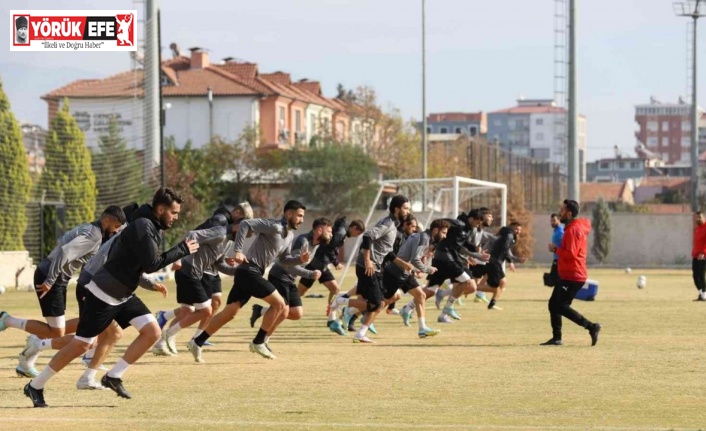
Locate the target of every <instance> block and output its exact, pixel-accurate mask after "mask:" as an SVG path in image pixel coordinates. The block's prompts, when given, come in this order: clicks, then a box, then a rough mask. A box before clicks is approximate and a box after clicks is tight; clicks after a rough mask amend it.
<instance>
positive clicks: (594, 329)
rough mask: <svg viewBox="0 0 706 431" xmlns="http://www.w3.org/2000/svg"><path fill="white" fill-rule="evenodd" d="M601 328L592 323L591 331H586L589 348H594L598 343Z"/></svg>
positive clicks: (599, 325) (597, 324)
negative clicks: (589, 338)
mask: <svg viewBox="0 0 706 431" xmlns="http://www.w3.org/2000/svg"><path fill="white" fill-rule="evenodd" d="M601 328H603V327H602V326H601V324H600V323H594V324H593V325H591V329H589V330H588V333H589V334H590V335H591V346H595V345H596V343H597V342H598V334H599V333H600V332H601Z"/></svg>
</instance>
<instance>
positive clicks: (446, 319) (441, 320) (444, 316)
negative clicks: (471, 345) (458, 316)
mask: <svg viewBox="0 0 706 431" xmlns="http://www.w3.org/2000/svg"><path fill="white" fill-rule="evenodd" d="M436 321H437V322H439V323H451V322H453V320H451V318H450V317H449V316H448V315H447V314H445V313H441V315H439V318H438V319H436Z"/></svg>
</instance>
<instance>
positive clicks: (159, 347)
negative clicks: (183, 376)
mask: <svg viewBox="0 0 706 431" xmlns="http://www.w3.org/2000/svg"><path fill="white" fill-rule="evenodd" d="M152 354H153V355H155V356H174V355H172V352H170V351H169V349H167V343H165V342H164V340H162V339H160V340H159V341H157V342H156V343H155V344H154V346H153V347H152Z"/></svg>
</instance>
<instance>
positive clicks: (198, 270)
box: [152, 208, 240, 362]
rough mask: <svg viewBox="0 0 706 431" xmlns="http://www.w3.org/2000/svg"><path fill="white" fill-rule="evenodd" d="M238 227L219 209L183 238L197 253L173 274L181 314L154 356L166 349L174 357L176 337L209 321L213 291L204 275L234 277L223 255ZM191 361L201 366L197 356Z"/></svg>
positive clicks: (187, 257)
mask: <svg viewBox="0 0 706 431" xmlns="http://www.w3.org/2000/svg"><path fill="white" fill-rule="evenodd" d="M239 223H240V220H233V219H232V216H231V213H230V212H229V211H228V210H226V209H225V208H219V209H217V210H216V212H215V213H214V215H213V216H212V217H210V218H209V219H208V220H206V221H205V222H204V223H202V224H200V225H199V226H197V227H196V229H195V230H193V231H191V232H189V233H188V234H187V235H186V238H188V239H194V240H197V241H198V243H199V250H198V251H197V252H196V253H194V254H192V255H189V256H186V257H185V258H184V259H182V260H181V267H180V268H179V269H178V270H177V271H176V272H175V273H174V278H175V280H176V285H177V302H178V303H179V304H180V305H181V313H180V315H179V319H178V321H177V320H176V319H175V320H172V323H171V325H170V326H169V328H168V329H167V330H163V331H162V337H161V340H160V342H159V343H158V344H156V345H155V347H154V348H153V350H152V351H153V353H155V354H163V353H164V348H165V347H166V350H167V351H168V354H171V355H176V354H177V348H176V335H177V333H178V332H179V331H181V330H182V329H184V328H188V327H189V326H191V325H193V324H194V323H196V322H199V321H203V320H208V319H210V317H211V312H212V308H211V296H212V287H211V284H209V283H212V282H213V280H211V279H209V278H207V277H205V271H206V270H209V269H212V268H216V269H217V270H218V271H220V272H223V273H224V274H228V275H233V274H234V273H235V267H234V266H231V265H229V264H228V263H226V258H225V252H226V247H227V246H228V243H229V241H230V238H232V235H233V234H234V233H236V232H237V230H238V224H239ZM200 332H201V331H198V333H197V334H196V336H198V335H199V334H200ZM194 359H195V360H196V362H204V361H203V358H201V357H200V356H199V357H195V358H194Z"/></svg>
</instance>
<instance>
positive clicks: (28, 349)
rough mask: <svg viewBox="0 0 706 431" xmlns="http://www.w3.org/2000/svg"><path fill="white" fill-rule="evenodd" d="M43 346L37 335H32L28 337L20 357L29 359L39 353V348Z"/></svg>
mask: <svg viewBox="0 0 706 431" xmlns="http://www.w3.org/2000/svg"><path fill="white" fill-rule="evenodd" d="M41 344H42V340H40V339H39V337H37V336H36V335H34V334H32V335H30V336H29V337H27V344H25V348H24V350H22V353H20V356H25V357H27V358H29V357H30V356H34V355H36V354H38V353H39V347H40V345H41Z"/></svg>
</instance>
